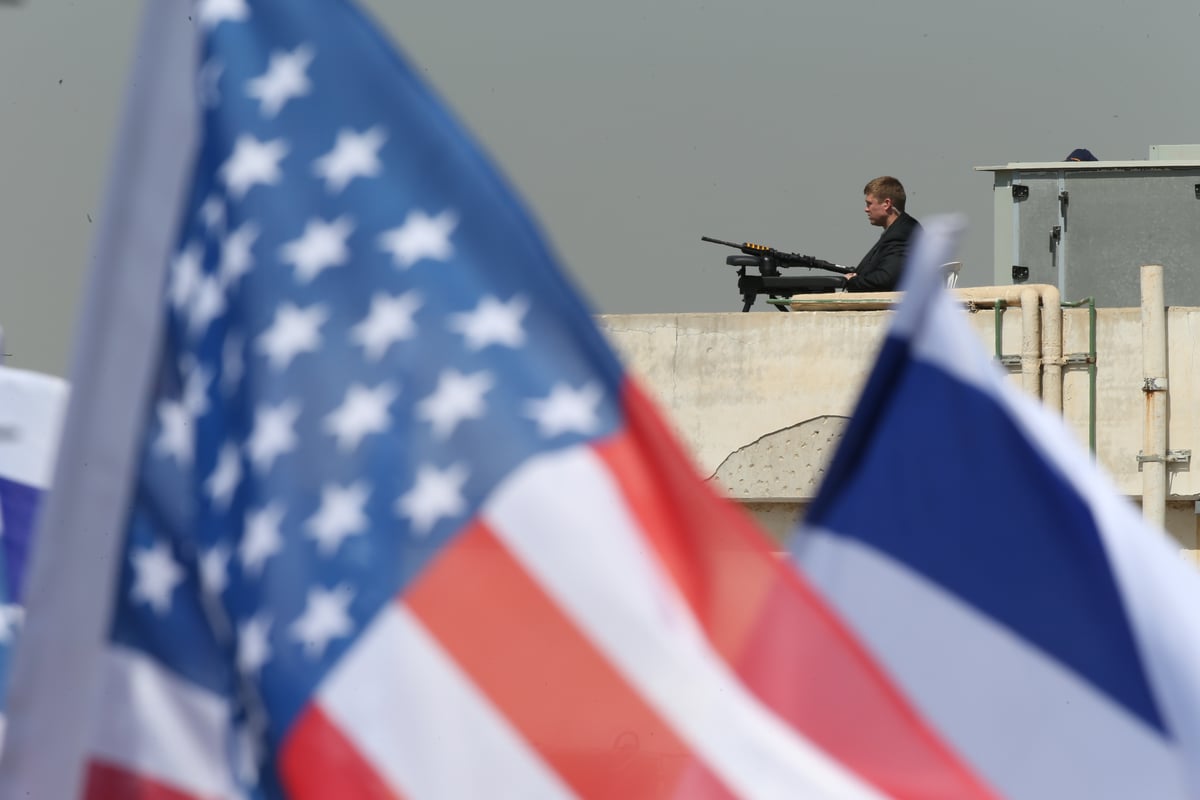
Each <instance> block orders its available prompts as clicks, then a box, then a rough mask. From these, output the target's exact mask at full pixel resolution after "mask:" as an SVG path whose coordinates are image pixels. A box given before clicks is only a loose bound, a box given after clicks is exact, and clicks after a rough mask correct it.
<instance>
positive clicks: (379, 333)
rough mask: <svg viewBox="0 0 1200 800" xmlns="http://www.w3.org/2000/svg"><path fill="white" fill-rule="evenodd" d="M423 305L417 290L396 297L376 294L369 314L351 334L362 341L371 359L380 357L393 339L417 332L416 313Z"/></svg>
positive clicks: (398, 340) (355, 339)
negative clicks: (414, 317)
mask: <svg viewBox="0 0 1200 800" xmlns="http://www.w3.org/2000/svg"><path fill="white" fill-rule="evenodd" d="M420 307H421V296H420V295H418V294H417V293H416V292H415V291H408V292H405V293H404V294H399V295H396V296H394V297H389V296H388V295H386V294H376V295H375V296H374V297H372V298H371V310H370V311H369V312H368V313H367V316H366V318H365V319H363V321H362V322H360V323H358V324H357V325H355V326H354V328H353V329H352V330H351V333H350V335H351V338H353V339H354V341H355V342H357V343H358V344H360V345H362V347H363V350H364V351H366V356H367V358H368V359H370V360H371V361H378V360H379V359H380V358H381V357H382V356H383V354H384V353H386V352H387V349H388V348H389V347H391V346H392V345H393V344H394V343H396V342H400V341H403V340H405V339H411V338H412V337H413V336H414V335H415V334H416V332H417V326H416V323H414V322H413V315H414V314H416V313H417V309H419V308H420Z"/></svg>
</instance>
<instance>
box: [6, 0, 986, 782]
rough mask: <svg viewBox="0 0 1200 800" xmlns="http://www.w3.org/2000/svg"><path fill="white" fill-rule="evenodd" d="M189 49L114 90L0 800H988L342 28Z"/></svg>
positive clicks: (316, 26)
mask: <svg viewBox="0 0 1200 800" xmlns="http://www.w3.org/2000/svg"><path fill="white" fill-rule="evenodd" d="M182 14H183V12H182V11H181V10H180V7H179V5H178V4H177V3H174V2H170V1H169V0H162V2H156V3H152V6H151V16H150V17H149V18H148V19H149V20H150V22H149V23H148V26H147V30H146V33H145V34H144V36H143V51H142V55H141V56H139V58H137V59H135V69H136V70H137V72H136V73H135V77H134V79H133V80H132V81H131V86H132V87H133V89H132V95H131V97H132V102H131V105H130V108H131V109H132V112H131V115H130V116H127V130H126V133H125V134H123V137H127V138H123V139H122V141H121V142H120V143H119V145H118V149H119V151H120V152H122V153H123V154H124V159H125V161H118V164H122V163H127V164H128V165H129V170H128V172H129V173H130V175H125V174H122V172H123V170H121V169H120V168H118V169H116V170H115V172H116V173H117V175H116V176H115V179H114V186H115V187H116V188H115V189H114V193H113V196H112V197H111V198H110V200H109V204H110V208H109V209H107V210H106V211H107V217H106V219H107V221H106V223H105V224H106V228H105V231H106V232H105V233H104V234H102V236H101V239H100V245H99V254H100V257H99V258H98V259H97V264H96V272H95V273H94V276H95V277H94V278H93V284H94V285H95V286H96V287H97V297H96V300H95V303H94V305H93V307H92V309H91V311H90V312H89V313H88V314H87V315H86V316H85V322H84V326H83V332H82V333H81V347H82V352H84V353H89V352H92V351H91V350H89V348H93V349H94V350H96V351H98V356H99V357H98V358H96V359H92V358H87V357H84V356H81V357H79V362H78V363H79V364H80V366H79V370H80V374H82V375H83V379H81V380H80V381H76V382H75V386H76V388H75V392H76V395H77V396H82V397H88V398H97V400H96V402H97V403H98V406H96V407H92V406H90V405H89V406H87V407H83V406H81V407H80V408H79V409H75V408H72V412H71V416H70V418H69V419H68V423H67V431H68V440H69V441H68V447H67V449H66V450H65V451H64V453H63V456H62V457H61V459H60V462H66V466H63V467H62V468H60V470H59V474H58V476H57V478H56V485H55V488H54V492H53V493H52V494H51V496H50V500H49V505H48V508H47V514H46V524H45V527H44V529H43V531H42V532H41V533H40V534H39V544H38V549H37V552H36V556H35V561H34V570H33V584H34V585H32V586H31V594H30V600H31V604H30V610H29V619H30V627H29V631H28V634H29V635H28V638H27V641H26V642H25V643H24V644H23V646H22V648H21V650H20V653H19V655H18V663H17V667H18V670H17V678H18V689H19V692H18V693H16V694H14V700H16V701H18V702H17V703H16V704H15V706H14V712H13V718H12V739H11V741H10V744H11V746H10V747H9V748H7V749H6V750H5V753H4V756H3V760H2V762H0V791H3V792H5V793H7V794H9V795H13V796H20V795H21V794H22V793H25V792H32V793H33V794H34V795H35V796H53V797H69V796H78V795H79V794H80V793H82V794H83V795H85V796H89V797H171V798H207V797H277V796H290V797H333V796H362V797H451V798H459V797H475V796H489V797H490V796H512V797H522V798H524V797H560V796H561V797H567V796H580V797H618V796H620V797H688V798H703V797H730V796H739V797H795V796H803V797H813V798H826V797H829V798H833V797H838V798H841V797H846V798H858V797H878V796H883V795H888V794H890V795H895V796H900V797H914V798H916V797H947V798H951V797H953V798H971V797H980V798H985V797H991V796H993V795H992V793H991V791H990V789H989V788H988V786H987V784H986V783H985V782H984V781H982V780H981V779H980V778H979V777H978V776H977V775H976V774H975V773H974V772H973V771H972V770H971V769H970V768H969V767H968V766H966V765H965V764H964V763H963V761H962V759H961V757H960V756H959V755H958V753H957V752H956V751H955V749H954V748H952V747H950V746H948V745H947V744H946V743H945V742H944V741H942V740H941V739H940V738H939V737H938V736H937V735H936V734H935V733H933V732H932V730H931V728H930V727H929V726H928V724H927V722H926V720H924V718H923V717H922V716H921V715H920V714H918V713H917V712H916V711H915V710H914V709H913V707H912V706H911V704H909V703H908V702H907V700H906V699H905V698H904V696H903V695H902V694H901V693H900V692H899V691H898V690H897V689H896V687H895V686H894V685H893V684H892V683H891V681H890V679H889V678H888V677H887V676H886V675H885V673H884V672H883V671H882V670H881V669H880V668H879V665H878V664H876V663H875V662H874V661H873V660H872V659H871V657H870V656H869V654H868V653H867V651H866V650H865V649H864V648H863V647H862V646H861V644H860V643H858V642H857V641H856V640H855V639H854V637H853V636H852V635H850V634H849V632H848V631H847V629H846V628H845V626H844V625H843V624H842V623H841V622H840V621H839V620H838V619H837V617H836V615H834V614H833V613H831V611H830V610H829V608H828V607H827V606H826V605H825V604H824V603H823V601H821V599H820V598H819V597H818V596H817V595H816V594H815V593H814V592H813V591H812V590H811V589H810V588H809V587H808V586H807V585H806V584H805V583H804V582H803V581H802V580H801V579H800V578H799V577H798V576H797V575H795V574H794V573H793V572H792V571H791V570H790V568H789V567H788V566H787V565H786V564H782V563H780V562H779V561H778V559H776V557H775V556H774V555H773V554H772V553H771V551H770V550H769V548H768V547H767V544H766V541H765V539H764V538H763V537H762V536H761V534H760V533H758V532H757V531H756V530H755V529H754V528H753V526H752V525H751V524H750V523H749V522H748V520H747V519H746V518H745V516H744V515H743V514H742V513H741V512H738V511H737V510H735V509H734V508H733V507H731V506H730V505H729V504H728V503H727V502H726V501H724V500H721V499H719V498H717V497H716V496H715V495H714V494H713V493H712V492H711V491H710V490H709V489H708V488H707V487H705V486H704V485H703V483H702V482H701V481H700V479H699V478H698V477H697V476H696V474H695V471H694V470H693V469H692V468H691V466H690V465H689V464H688V463H687V460H686V458H685V457H684V456H683V453H682V450H681V448H680V447H679V445H678V444H677V443H676V442H675V440H674V438H673V437H672V436H671V434H670V433H669V432H668V431H667V430H666V428H665V426H664V425H663V424H662V422H661V421H660V420H659V419H658V418H657V416H656V414H655V412H653V411H652V410H651V409H650V407H649V403H648V402H647V401H646V399H645V398H644V396H643V395H642V393H641V392H640V391H639V389H638V388H637V386H636V384H634V383H633V382H632V381H631V380H630V379H629V377H628V376H626V375H625V373H624V371H623V370H622V368H621V365H620V364H619V363H618V362H617V361H616V359H615V357H614V356H613V355H612V353H611V351H610V350H609V348H608V347H607V345H606V343H605V342H604V340H603V338H602V336H601V334H600V333H599V332H598V330H597V329H596V327H595V326H594V325H593V324H592V322H591V319H590V313H589V310H588V309H587V307H586V305H585V304H584V303H583V302H582V301H581V300H580V299H579V298H578V297H577V296H576V295H575V293H574V292H573V291H572V290H571V288H570V287H569V286H568V284H567V283H566V281H565V280H564V279H563V277H562V275H561V272H560V270H559V268H558V266H557V264H556V263H555V261H554V259H553V257H552V256H551V254H550V253H549V251H548V248H547V247H546V246H545V244H544V243H543V240H542V238H541V237H540V235H539V234H538V233H537V231H536V230H535V227H534V225H533V224H532V222H531V221H530V218H529V217H528V215H527V214H526V213H525V212H524V210H523V209H522V208H521V207H520V205H519V203H518V202H517V201H516V200H515V199H514V197H513V195H512V193H511V192H510V191H509V190H508V188H507V187H506V186H505V184H504V182H503V181H502V180H501V179H500V178H499V177H498V175H497V173H496V172H495V171H494V170H493V169H492V167H491V166H490V165H489V164H488V162H487V161H486V159H485V158H484V157H483V156H482V155H481V153H480V152H479V150H478V148H477V147H476V146H475V145H474V144H473V143H472V142H471V141H470V139H469V138H468V137H467V136H466V134H465V133H464V132H463V131H462V130H461V128H460V127H459V126H458V125H457V123H456V122H454V120H453V119H452V118H451V117H450V115H449V114H448V113H447V112H446V111H445V109H444V108H443V107H442V106H441V104H440V103H438V102H437V100H436V99H435V98H434V97H433V95H432V94H431V93H430V92H429V90H428V89H427V88H426V87H425V86H424V84H423V83H422V82H421V81H420V80H419V79H418V77H417V75H416V73H415V71H414V70H413V69H412V68H411V67H409V66H408V65H407V64H406V63H404V61H403V60H402V59H401V58H400V57H399V56H398V55H397V54H396V53H395V52H393V51H392V50H391V49H390V48H389V47H388V46H387V45H386V44H385V43H384V41H383V40H382V38H381V37H380V36H379V35H378V33H377V32H376V31H375V29H374V28H373V27H371V26H370V24H369V23H368V22H367V21H366V20H365V19H364V18H363V17H361V16H360V15H359V14H358V12H357V11H356V10H355V9H353V8H352V7H351V6H350V5H349V4H347V3H343V2H336V1H333V0H327V1H323V2H317V0H263V1H262V2H250V1H249V0H200V2H198V3H197V4H196V5H195V7H194V10H193V11H192V12H191V13H190V15H189V16H188V18H187V21H186V24H185V23H184V22H183V19H182ZM156 26H161V27H165V28H169V30H170V31H171V32H172V33H171V36H156V35H155V33H156ZM181 26H182V27H181ZM181 30H182V31H184V32H185V33H186V34H187V36H188V37H190V40H189V41H180V40H178V39H176V38H173V37H177V36H179V35H180V34H179V31H181ZM193 52H194V53H196V56H195V58H194V60H193V63H192V65H191V67H192V69H191V72H190V73H188V74H186V75H183V76H182V77H181V75H180V73H179V70H178V61H179V57H180V55H181V54H190V53H193ZM162 59H167V60H169V61H170V63H171V64H172V65H173V66H172V67H171V68H170V69H166V68H164V67H163V65H162V64H160V63H159V62H160V60H162ZM171 80H175V81H177V84H176V85H175V86H174V87H172V85H171ZM181 98H187V99H189V100H192V99H193V98H194V103H193V104H191V105H188V104H186V103H181ZM184 105H187V107H186V108H184V107H182V106H184ZM189 125H190V126H194V129H188V130H180V129H179V128H180V127H181V126H183V127H186V126H189ZM164 137H165V138H164ZM135 142H136V146H135V144H134V143H135ZM168 145H170V147H168ZM172 148H173V149H172ZM169 153H176V154H178V155H179V158H180V159H181V163H182V164H183V167H184V168H183V170H182V173H181V174H183V175H184V176H185V179H184V180H183V181H182V185H183V189H182V190H181V189H180V188H179V186H178V185H177V184H178V183H179V181H178V180H177V176H176V173H175V172H174V171H173V170H175V169H178V168H179V167H178V166H177V165H176V166H172V165H170V164H164V163H162V161H160V160H158V159H160V158H163V159H165V158H166V156H167V155H168V154H169ZM158 178H162V179H161V180H157V181H156V179H158ZM164 216H165V217H168V218H170V219H173V220H177V222H175V223H172V224H170V225H169V226H164V224H163V217H164ZM164 230H169V231H170V234H171V235H170V239H169V241H167V242H165V243H164V242H163V241H162V236H163V235H164V233H163V231H164ZM114 287H116V288H118V289H121V291H114ZM147 296H150V297H152V301H151V304H150V305H147V300H146V297H147ZM113 342H120V343H122V346H123V347H126V348H128V349H129V350H130V351H131V352H133V353H134V354H135V355H136V358H135V359H134V363H133V364H129V365H126V364H123V363H122V362H120V361H119V359H117V358H116V357H115V353H116V352H117V350H118V349H117V348H114V347H113V346H112V345H111V344H110V343H113ZM98 365H104V368H100V366H98ZM106 369H108V370H112V372H111V373H110V374H106V372H105V370H106ZM115 376H116V377H115ZM122 400H124V401H125V402H122ZM71 431H74V432H75V435H71ZM130 432H132V433H130ZM97 463H99V464H100V465H102V467H101V468H96V467H94V466H93V467H91V468H85V467H84V466H83V465H94V464H97ZM68 467H70V469H68ZM72 470H73V471H72ZM806 675H812V676H818V677H819V679H820V680H805V676H806ZM63 687H65V689H64V688H63ZM71 714H74V715H75V723H74V725H67V724H66V723H65V720H66V719H69V718H70V715H71Z"/></svg>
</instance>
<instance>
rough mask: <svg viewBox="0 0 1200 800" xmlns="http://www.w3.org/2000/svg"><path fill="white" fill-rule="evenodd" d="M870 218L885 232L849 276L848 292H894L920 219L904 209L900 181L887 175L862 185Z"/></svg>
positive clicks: (919, 226)
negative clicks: (914, 217) (916, 218)
mask: <svg viewBox="0 0 1200 800" xmlns="http://www.w3.org/2000/svg"><path fill="white" fill-rule="evenodd" d="M863 195H865V198H864V199H865V200H866V203H867V219H868V220H869V221H870V223H871V224H872V225H877V226H879V227H881V228H883V234H882V235H881V236H880V237H879V241H877V242H876V243H875V246H874V247H872V248H871V249H870V250H869V251H868V252H867V254H866V255H865V256H863V260H862V261H860V262H859V264H858V267H857V268H856V269H855V271H854V272H853V273H851V274H850V275H848V276H847V278H848V280H847V281H846V291H847V292H891V291H895V289H896V286H897V285H898V284H899V283H900V273H901V272H902V271H903V270H904V262H905V261H906V260H907V259H908V243H909V240H910V239H911V238H912V235H913V234H914V233H915V232H916V231H918V230H920V229H921V223H919V222H917V221H916V220H915V219H913V218H912V217H910V216H909V215H908V214H906V213H904V202H905V194H904V187H903V186H902V185H901V184H900V181H898V180H896V179H895V178H893V177H891V176H890V175H884V176H882V177H879V178H876V179H875V180H873V181H871V182H870V183H868V184H867V185H866V186H865V187H863Z"/></svg>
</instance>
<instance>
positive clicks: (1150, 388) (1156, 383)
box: [1142, 378, 1167, 393]
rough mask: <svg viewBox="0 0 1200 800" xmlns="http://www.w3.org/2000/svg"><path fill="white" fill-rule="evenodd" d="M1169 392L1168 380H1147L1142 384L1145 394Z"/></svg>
mask: <svg viewBox="0 0 1200 800" xmlns="http://www.w3.org/2000/svg"><path fill="white" fill-rule="evenodd" d="M1166 390H1167V379H1166V378H1146V379H1145V380H1144V381H1143V382H1142V391H1143V392H1147V393H1149V392H1165V391H1166Z"/></svg>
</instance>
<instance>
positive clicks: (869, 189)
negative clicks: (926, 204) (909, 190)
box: [863, 175, 908, 214]
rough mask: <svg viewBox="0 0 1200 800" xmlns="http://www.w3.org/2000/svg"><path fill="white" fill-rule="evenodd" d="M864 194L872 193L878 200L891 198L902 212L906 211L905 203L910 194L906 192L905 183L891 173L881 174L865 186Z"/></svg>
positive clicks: (893, 203)
mask: <svg viewBox="0 0 1200 800" xmlns="http://www.w3.org/2000/svg"><path fill="white" fill-rule="evenodd" d="M863 194H864V195H867V194H869V195H871V196H872V197H874V198H875V199H876V200H891V201H892V205H893V206H895V207H896V210H897V211H899V212H900V213H901V214H903V213H904V203H905V201H906V200H907V199H908V196H907V195H906V194H904V184H902V183H900V181H898V180H896V179H895V178H893V177H892V176H891V175H881V176H879V177H878V178H875V179H874V180H872V181H870V182H868V183H867V185H866V186H865V187H863Z"/></svg>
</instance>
